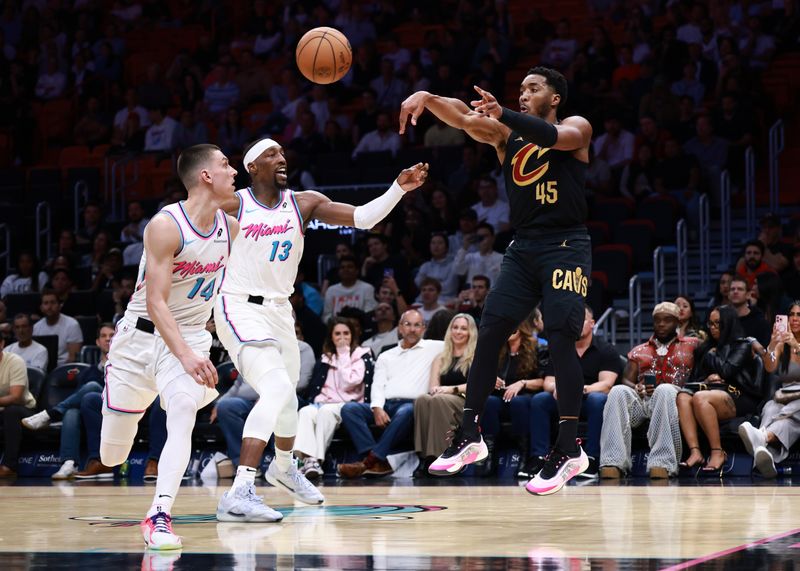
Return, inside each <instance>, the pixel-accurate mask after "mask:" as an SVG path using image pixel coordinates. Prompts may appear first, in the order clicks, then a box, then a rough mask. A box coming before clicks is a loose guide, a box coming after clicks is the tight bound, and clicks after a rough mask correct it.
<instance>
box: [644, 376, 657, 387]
mask: <svg viewBox="0 0 800 571" xmlns="http://www.w3.org/2000/svg"><path fill="white" fill-rule="evenodd" d="M642 378H643V379H644V385H645V386H646V387H654V386H656V376H655V375H654V374H653V373H646V374H645V375H643V376H642Z"/></svg>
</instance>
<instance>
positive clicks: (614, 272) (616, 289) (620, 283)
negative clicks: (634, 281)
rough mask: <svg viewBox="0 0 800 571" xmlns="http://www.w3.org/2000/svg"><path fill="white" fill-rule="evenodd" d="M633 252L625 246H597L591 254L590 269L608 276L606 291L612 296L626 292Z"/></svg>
mask: <svg viewBox="0 0 800 571" xmlns="http://www.w3.org/2000/svg"><path fill="white" fill-rule="evenodd" d="M632 261H633V252H632V251H631V247H630V246H628V245H627V244H606V245H604V246H598V247H597V248H595V249H594V252H593V254H592V267H593V268H594V269H595V270H597V271H602V272H605V273H606V276H608V291H609V292H610V293H612V294H614V295H619V294H623V293H625V292H627V290H628V280H629V279H630V276H631V270H632Z"/></svg>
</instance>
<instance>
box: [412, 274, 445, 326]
mask: <svg viewBox="0 0 800 571" xmlns="http://www.w3.org/2000/svg"><path fill="white" fill-rule="evenodd" d="M441 292H442V284H440V283H439V280H437V279H436V278H425V279H424V280H422V283H421V285H420V288H419V298H420V300H421V303H420V304H419V306H417V307H416V310H417V311H419V312H420V313H421V314H422V318H423V319H424V320H425V325H426V326H427V325H428V323H430V321H431V317H433V314H434V313H436V312H437V311H439V310H440V309H445V307H444V306H443V305H442V304H441V303H439V294H440V293H441Z"/></svg>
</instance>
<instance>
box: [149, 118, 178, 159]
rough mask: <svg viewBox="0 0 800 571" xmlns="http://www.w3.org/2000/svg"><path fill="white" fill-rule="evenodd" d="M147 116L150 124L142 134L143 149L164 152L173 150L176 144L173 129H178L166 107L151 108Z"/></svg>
mask: <svg viewBox="0 0 800 571" xmlns="http://www.w3.org/2000/svg"><path fill="white" fill-rule="evenodd" d="M149 117H150V122H151V123H152V124H151V125H150V127H148V129H147V132H146V133H145V134H144V150H145V151H164V152H172V151H173V150H175V146H176V144H177V141H176V140H175V131H176V130H177V129H178V122H177V121H176V120H175V119H173V118H172V117H170V116H169V115H167V111H166V109H160V108H155V109H151V110H150V113H149Z"/></svg>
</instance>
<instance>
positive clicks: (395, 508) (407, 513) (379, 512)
mask: <svg viewBox="0 0 800 571" xmlns="http://www.w3.org/2000/svg"><path fill="white" fill-rule="evenodd" d="M274 509H276V510H278V511H279V512H281V513H282V514H283V515H284V518H285V519H284V520H283V522H284V523H291V522H303V521H309V520H315V519H318V518H322V517H324V518H325V520H326V521H331V519H341V520H352V519H368V520H377V521H404V520H409V519H414V515H415V514H420V513H425V512H438V511H443V510H446V509H447V508H446V507H444V506H423V505H406V504H362V505H351V506H300V507H291V506H287V507H276V508H274ZM69 519H71V520H73V521H81V522H85V523H88V524H89V525H93V526H100V527H133V526H137V525H139V522H141V517H133V516H109V515H90V516H81V517H71V518H69ZM216 521H217V517H216V516H215V515H214V514H185V515H174V516H172V523H173V524H175V525H191V524H199V523H212V522H216Z"/></svg>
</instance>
